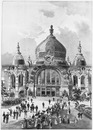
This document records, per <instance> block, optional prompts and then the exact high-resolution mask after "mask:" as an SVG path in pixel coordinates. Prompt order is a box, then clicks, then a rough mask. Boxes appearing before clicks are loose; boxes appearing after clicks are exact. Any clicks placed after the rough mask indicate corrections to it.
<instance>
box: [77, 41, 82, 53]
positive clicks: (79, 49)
mask: <svg viewBox="0 0 93 130" xmlns="http://www.w3.org/2000/svg"><path fill="white" fill-rule="evenodd" d="M81 49H82V47H81V41H79V46H78V52H79V54H81Z"/></svg>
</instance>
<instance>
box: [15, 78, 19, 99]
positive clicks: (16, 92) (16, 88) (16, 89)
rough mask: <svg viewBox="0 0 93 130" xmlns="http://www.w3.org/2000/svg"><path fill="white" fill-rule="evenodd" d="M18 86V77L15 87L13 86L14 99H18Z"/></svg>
mask: <svg viewBox="0 0 93 130" xmlns="http://www.w3.org/2000/svg"><path fill="white" fill-rule="evenodd" d="M18 86H19V83H18V76H16V85H15V97H16V98H18Z"/></svg>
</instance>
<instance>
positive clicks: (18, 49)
mask: <svg viewBox="0 0 93 130" xmlns="http://www.w3.org/2000/svg"><path fill="white" fill-rule="evenodd" d="M17 53H18V54H20V46H19V42H18V44H17Z"/></svg>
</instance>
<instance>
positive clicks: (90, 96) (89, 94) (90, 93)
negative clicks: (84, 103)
mask: <svg viewBox="0 0 93 130" xmlns="http://www.w3.org/2000/svg"><path fill="white" fill-rule="evenodd" d="M88 96H89V100H90V106H91V105H92V102H91V98H92V92H89V93H88Z"/></svg>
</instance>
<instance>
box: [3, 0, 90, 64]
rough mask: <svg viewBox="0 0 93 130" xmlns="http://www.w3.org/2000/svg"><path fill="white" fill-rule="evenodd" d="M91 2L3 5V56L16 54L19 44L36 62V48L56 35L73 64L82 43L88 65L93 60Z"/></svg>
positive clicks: (22, 50)
mask: <svg viewBox="0 0 93 130" xmlns="http://www.w3.org/2000/svg"><path fill="white" fill-rule="evenodd" d="M91 5H92V4H91V2H88V1H87V2H85V1H84V2H83V1H82V2H80V1H76V2H75V1H73V2H70V1H59V2H58V1H40V2H39V1H38V2H36V1H34V2H31V1H27V2H26V1H24V2H23V1H21V2H20V1H19V2H18V1H10V2H3V5H2V39H1V40H2V43H1V51H2V52H1V53H2V55H4V54H7V53H10V54H12V55H15V53H16V46H17V43H18V42H19V44H20V50H21V53H22V54H23V56H24V57H25V58H27V57H28V56H29V55H30V57H31V59H32V60H34V59H35V48H36V46H37V45H38V44H40V42H42V41H43V40H44V39H45V38H46V37H47V36H48V35H49V28H50V25H53V28H54V35H55V36H56V38H57V39H58V40H59V41H60V42H61V43H62V44H63V45H64V46H65V48H66V50H67V54H66V56H67V57H68V56H69V58H70V60H71V61H72V62H73V60H74V57H75V55H76V54H77V53H78V49H77V47H78V44H79V41H81V45H82V53H83V55H84V57H85V58H86V61H87V63H89V64H91V57H92V7H91Z"/></svg>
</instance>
